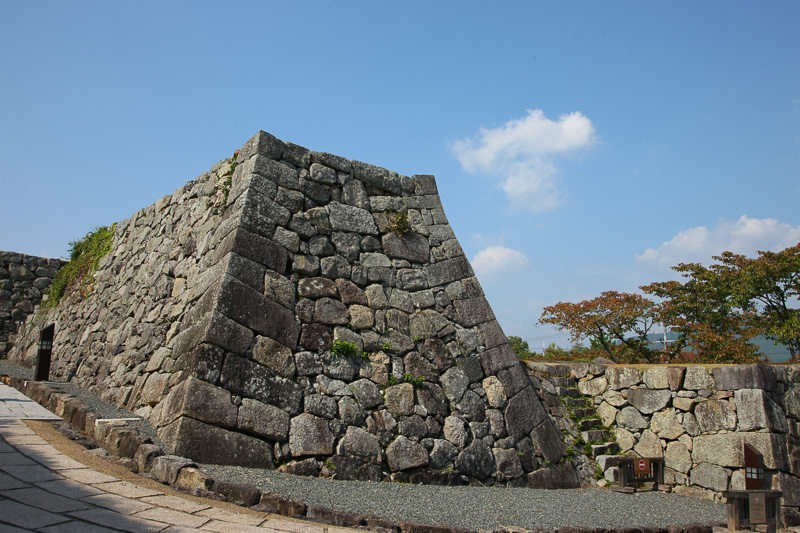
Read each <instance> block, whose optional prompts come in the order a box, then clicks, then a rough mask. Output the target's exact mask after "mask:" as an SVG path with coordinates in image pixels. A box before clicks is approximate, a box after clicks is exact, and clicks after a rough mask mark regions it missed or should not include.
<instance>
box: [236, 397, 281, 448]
mask: <svg viewBox="0 0 800 533" xmlns="http://www.w3.org/2000/svg"><path fill="white" fill-rule="evenodd" d="M289 422H290V418H289V415H288V414H287V413H286V412H285V411H283V410H282V409H278V408H277V407H275V406H273V405H268V404H265V403H261V402H259V401H256V400H251V399H250V398H243V399H242V405H241V406H240V407H239V416H238V418H237V421H236V428H237V429H240V430H242V431H243V432H245V433H252V434H255V435H256V436H258V437H261V438H265V439H269V440H274V441H279V442H285V441H286V440H287V439H288V438H289Z"/></svg>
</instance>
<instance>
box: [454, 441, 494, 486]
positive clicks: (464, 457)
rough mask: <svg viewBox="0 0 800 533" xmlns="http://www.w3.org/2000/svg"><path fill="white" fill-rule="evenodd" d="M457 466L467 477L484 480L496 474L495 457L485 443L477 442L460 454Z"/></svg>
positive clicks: (457, 458) (456, 462)
mask: <svg viewBox="0 0 800 533" xmlns="http://www.w3.org/2000/svg"><path fill="white" fill-rule="evenodd" d="M455 466H456V469H457V470H458V471H459V472H461V473H462V474H464V475H465V476H471V477H474V478H477V479H483V478H486V477H489V476H491V475H492V474H494V471H495V462H494V455H493V454H492V450H491V449H490V448H489V447H488V446H487V445H486V444H484V443H483V441H479V440H476V441H473V442H472V444H470V445H469V446H467V447H466V448H464V450H462V451H461V453H459V454H458V457H456V461H455Z"/></svg>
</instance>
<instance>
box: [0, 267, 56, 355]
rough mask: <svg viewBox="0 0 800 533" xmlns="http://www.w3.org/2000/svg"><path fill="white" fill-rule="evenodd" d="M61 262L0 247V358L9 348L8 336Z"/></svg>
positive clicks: (31, 311)
mask: <svg viewBox="0 0 800 533" xmlns="http://www.w3.org/2000/svg"><path fill="white" fill-rule="evenodd" d="M63 263H64V262H63V261H61V260H60V259H46V258H43V257H35V256H32V255H24V254H18V253H14V252H3V251H0V359H4V358H5V357H6V354H7V353H8V352H9V351H10V350H11V337H12V336H13V335H14V333H16V332H17V328H19V326H20V325H21V324H22V323H23V322H24V321H25V319H27V318H28V316H30V315H31V314H32V313H33V310H34V308H35V307H36V306H37V305H39V303H40V302H41V301H42V296H43V294H44V291H45V290H47V288H48V287H49V286H50V283H51V282H52V281H53V276H55V275H56V272H57V271H58V269H59V268H61V265H62V264H63Z"/></svg>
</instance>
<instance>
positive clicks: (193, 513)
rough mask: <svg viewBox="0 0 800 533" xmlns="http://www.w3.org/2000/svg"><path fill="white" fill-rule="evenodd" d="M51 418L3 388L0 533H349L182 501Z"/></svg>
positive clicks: (215, 504)
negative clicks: (67, 433) (65, 432)
mask: <svg viewBox="0 0 800 533" xmlns="http://www.w3.org/2000/svg"><path fill="white" fill-rule="evenodd" d="M47 420H60V418H59V417H57V416H56V415H54V414H53V413H51V412H50V411H48V410H47V409H45V408H44V407H42V406H40V405H39V404H37V403H36V402H34V401H32V400H30V399H29V398H28V397H27V396H25V395H24V394H22V393H20V392H18V391H17V390H16V389H13V388H11V387H8V386H6V385H3V384H0V533H6V532H9V533H11V532H18V531H19V532H22V531H39V532H52V533H58V532H76V531H80V532H82V533H83V532H85V533H94V532H100V531H131V532H140V531H148V532H149V531H162V532H165V533H166V532H169V533H178V532H183V531H216V532H237V533H240V532H241V533H247V532H260V533H263V532H265V531H272V532H275V533H286V532H291V533H346V532H352V530H348V529H345V528H338V527H333V526H324V525H322V524H315V523H311V522H302V521H299V520H292V519H289V518H285V517H281V516H277V515H269V514H265V513H258V512H255V511H250V510H249V509H244V508H242V507H237V506H235V505H232V504H227V503H220V502H215V501H211V500H204V499H202V498H193V497H191V496H186V495H183V494H181V493H178V492H176V491H173V490H172V489H170V488H169V487H165V486H163V485H160V484H158V483H156V482H153V481H150V480H147V479H145V478H141V477H139V476H136V475H135V474H131V473H130V472H128V471H127V470H126V469H124V468H122V467H120V466H118V465H115V464H112V463H109V462H108V461H105V460H103V459H100V458H98V457H96V456H94V455H92V454H89V453H86V452H85V451H82V450H83V448H82V447H80V446H78V445H77V444H75V443H73V442H71V441H69V440H68V439H66V438H65V437H63V436H62V435H61V434H60V433H58V432H57V431H56V430H55V429H54V428H53V427H52V426H51V425H50V424H48V423H47V422H43V421H47ZM56 447H57V448H58V449H57V448H56ZM63 452H66V454H65V453H63ZM76 459H78V460H76ZM79 461H80V462H79ZM84 463H86V464H92V463H94V468H90V467H89V466H86V464H84Z"/></svg>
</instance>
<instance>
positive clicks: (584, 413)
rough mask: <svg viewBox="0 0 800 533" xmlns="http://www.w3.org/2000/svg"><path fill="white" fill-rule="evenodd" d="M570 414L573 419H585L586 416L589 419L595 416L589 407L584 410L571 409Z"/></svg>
mask: <svg viewBox="0 0 800 533" xmlns="http://www.w3.org/2000/svg"><path fill="white" fill-rule="evenodd" d="M570 414H571V415H572V417H573V418H577V419H581V418H586V417H588V416H591V417H595V416H596V415H595V411H594V409H592V408H591V407H589V408H585V407H584V408H580V407H579V408H575V407H573V408H572V410H571V411H570Z"/></svg>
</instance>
